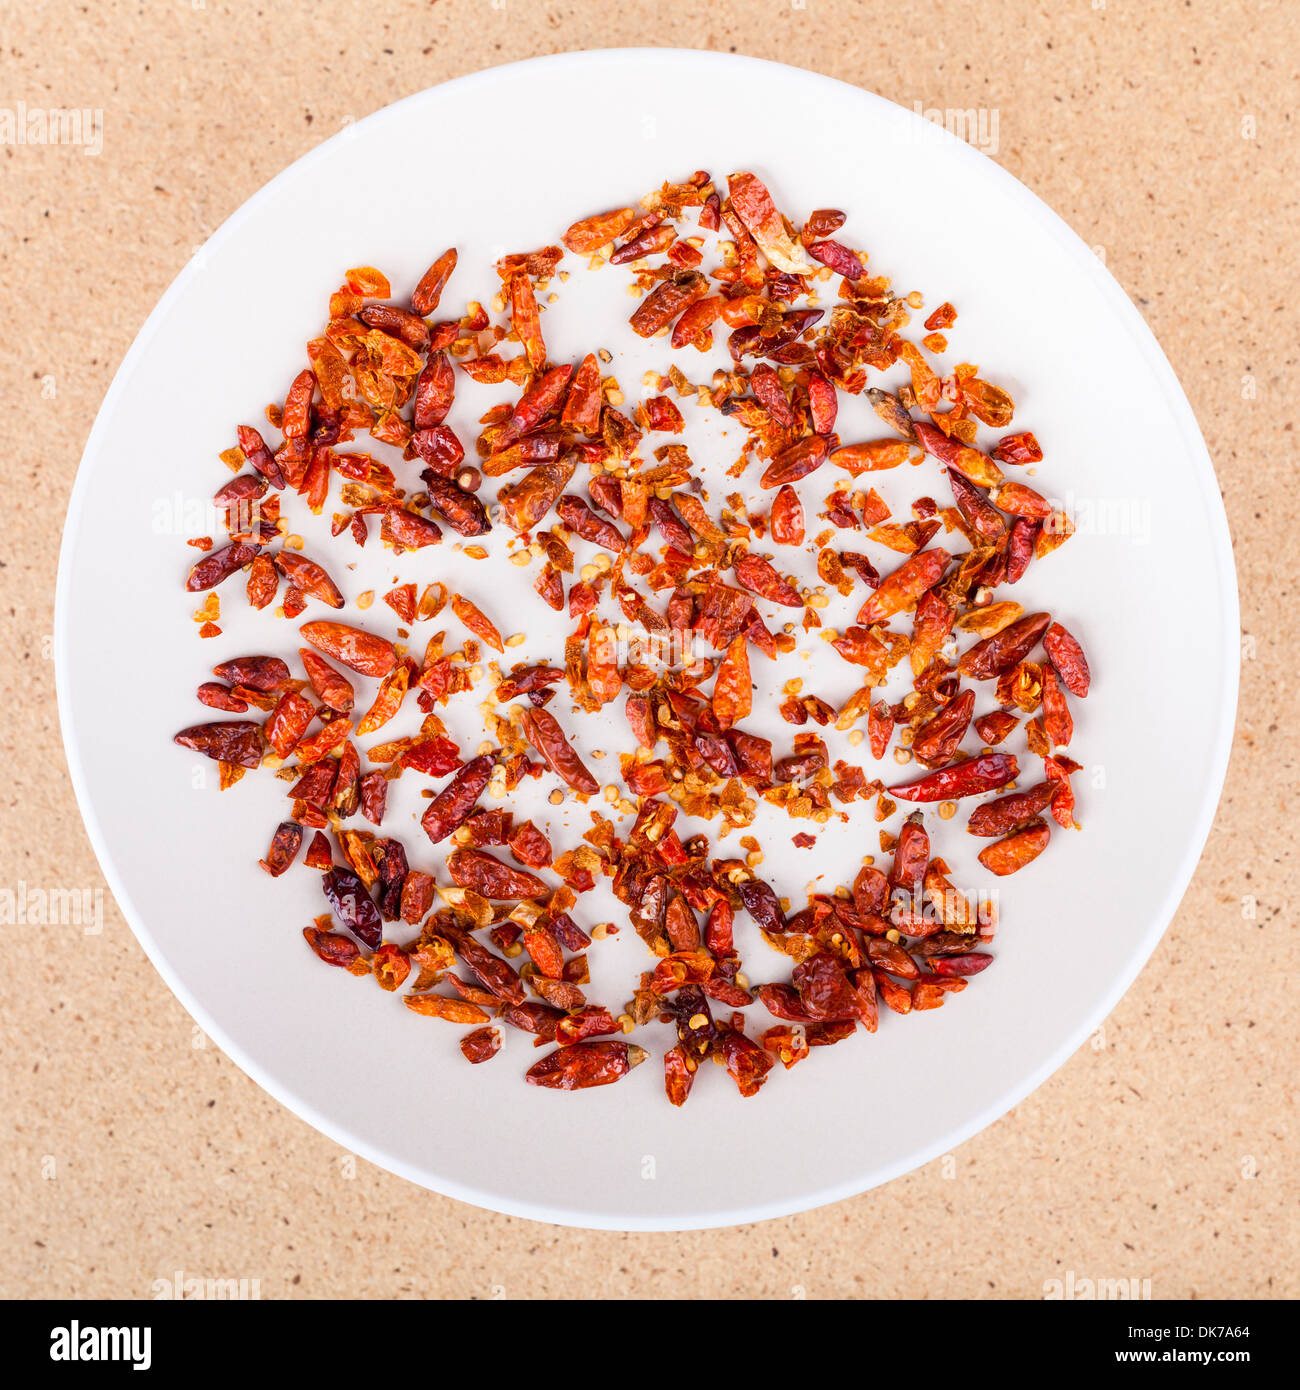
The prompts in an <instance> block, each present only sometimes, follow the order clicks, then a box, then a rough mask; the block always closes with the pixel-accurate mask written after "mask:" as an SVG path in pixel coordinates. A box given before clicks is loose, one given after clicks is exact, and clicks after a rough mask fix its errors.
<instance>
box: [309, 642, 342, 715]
mask: <svg viewBox="0 0 1300 1390" xmlns="http://www.w3.org/2000/svg"><path fill="white" fill-rule="evenodd" d="M298 655H299V657H300V658H301V660H302V664H303V669H304V670H305V671H306V672H307V679H308V680H309V681H311V687H312V689H313V690H314V691H315V692H316V696H317V698H318V699H319V700H320V701H321V702H322V703H323V704H326V705H328V706H329V707H330V709H332V710H336V711H337V712H338V713H339V714H346V713H347V712H348V711H349V710H350V709H351V708H352V706H353V704H354V703H355V701H356V691H354V690H353V688H352V682H351V681H349V680H348V679H347V678H346V677H345V676H342V675H340V674H339V673H338V672H337V671H336V670H335V669H334V668H333V667H332V666H331V665H330V664H329V662H328V661H325V660H324V659H323V658H321V657H319V656H317V655H316V653H315V652H314V651H312V650H311V649H310V648H309V647H299V648H298Z"/></svg>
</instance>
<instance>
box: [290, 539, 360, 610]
mask: <svg viewBox="0 0 1300 1390" xmlns="http://www.w3.org/2000/svg"><path fill="white" fill-rule="evenodd" d="M272 558H273V559H274V560H275V567H276V569H278V570H279V571H280V573H281V574H282V575H284V577H285V578H286V579H287V580H288V581H289V583H290V584H292V585H293V586H294V587H295V588H296V589H299V590H300V591H301V592H302V593H304V594H307V595H308V596H310V597H311V598H317V599H320V601H321V602H322V603H324V604H326V605H328V606H329V607H330V608H342V607H343V595H342V593H341V592H340V591H339V587H338V585H337V584H335V582H334V581H333V580H332V579H331V578H330V577H329V574H328V573H327V571H326V570H325V568H324V566H323V565H318V564H317V563H316V561H315V560H309V559H308V558H307V557H306V556H305V555H302V554H299V553H297V552H296V551H292V550H279V551H277V552H276V553H275V555H274V556H273V557H272Z"/></svg>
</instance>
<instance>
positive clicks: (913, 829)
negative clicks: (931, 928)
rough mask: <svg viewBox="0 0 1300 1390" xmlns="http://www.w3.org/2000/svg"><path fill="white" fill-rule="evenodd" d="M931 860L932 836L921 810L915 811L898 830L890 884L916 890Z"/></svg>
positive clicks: (894, 886)
mask: <svg viewBox="0 0 1300 1390" xmlns="http://www.w3.org/2000/svg"><path fill="white" fill-rule="evenodd" d="M929 862H930V836H929V835H928V834H927V833H926V829H925V822H924V820H923V819H922V817H921V813H920V811H913V812H912V814H911V815H910V816H908V818H907V819H906V820H905V821H904V822H903V828H902V829H901V830H900V831H899V832H898V843H897V844H896V845H895V846H894V863H893V867H892V868H891V869H890V871H889V886H890V887H891V888H903V889H906V890H907V892H909V893H912V892H915V890H916V889H917V888H918V887H920V885H921V881H922V880H923V879H924V878H925V870H926V866H927V865H928V864H929ZM881 910H882V909H881V908H879V907H876V908H873V909H872V911H873V912H880V911H881Z"/></svg>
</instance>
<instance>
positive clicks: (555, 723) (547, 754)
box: [522, 709, 600, 796]
mask: <svg viewBox="0 0 1300 1390" xmlns="http://www.w3.org/2000/svg"><path fill="white" fill-rule="evenodd" d="M522 724H523V730H524V737H525V738H526V739H527V740H528V742H529V743H530V744H532V746H533V747H534V748H535V749H536V750H537V752H538V753H539V754H540V755H541V758H542V760H543V761H544V762H545V763H546V765H547V767H549V768H550V769H551V771H552V772H553V773H555V775H556V776H557V777H559V778H560V779H561V780H562V781H564V782H567V783H568V785H569V786H571V787H572V788H573V789H574V791H579V792H584V793H586V794H587V795H588V796H591V795H594V794H595V793H596V792H598V791H599V790H600V783H599V782H597V781H596V779H595V778H594V777H593V776H592V775H591V773H590V772H589V771H588V769H587V767H586V765H585V764H584V763H583V761H582V759H581V758H580V757H578V755H577V753H576V752H575V751H574V749H573V745H572V744H571V743H570V742H569V740H568V739H567V738H566V737H565V734H564V730H563V729H562V728H561V727H560V723H559V720H557V719H556V717H555V716H554V715H553V714H551V713H550V711H549V710H544V709H531V710H525V711H524V713H523V718H522Z"/></svg>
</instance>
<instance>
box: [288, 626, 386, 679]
mask: <svg viewBox="0 0 1300 1390" xmlns="http://www.w3.org/2000/svg"><path fill="white" fill-rule="evenodd" d="M299 630H300V631H301V633H302V635H303V636H304V637H305V638H306V639H307V640H308V641H309V642H310V643H311V644H312V646H313V647H315V648H316V649H317V650H318V651H322V652H324V653H325V655H326V656H330V657H333V658H334V660H335V661H338V662H341V663H342V664H343V665H344V666H347V667H349V668H350V669H351V670H353V671H359V672H360V673H361V674H362V675H363V676H386V675H387V674H388V673H389V671H391V670H392V669H393V667H394V666H395V665H396V664H397V652H396V650H395V649H394V647H393V644H392V643H391V642H389V641H388V640H387V639H386V638H383V637H380V636H379V635H378V634H377V633H373V632H363V631H362V630H361V629H360V628H356V627H349V626H348V625H347V624H346V623H331V622H314V623H304V624H303V625H302V627H301V628H300V629H299Z"/></svg>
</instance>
